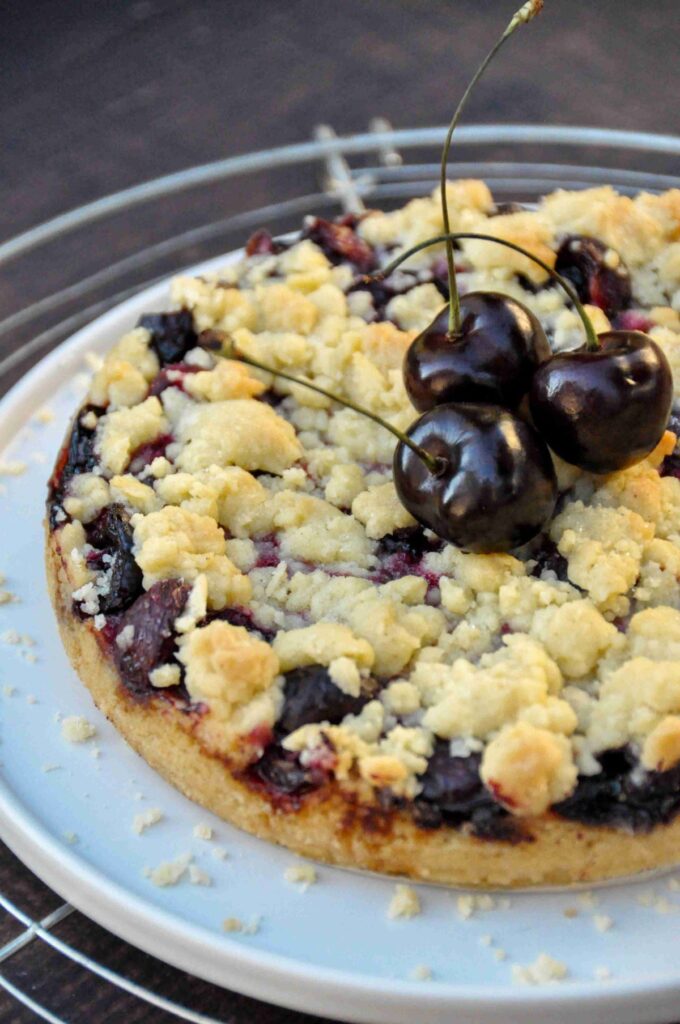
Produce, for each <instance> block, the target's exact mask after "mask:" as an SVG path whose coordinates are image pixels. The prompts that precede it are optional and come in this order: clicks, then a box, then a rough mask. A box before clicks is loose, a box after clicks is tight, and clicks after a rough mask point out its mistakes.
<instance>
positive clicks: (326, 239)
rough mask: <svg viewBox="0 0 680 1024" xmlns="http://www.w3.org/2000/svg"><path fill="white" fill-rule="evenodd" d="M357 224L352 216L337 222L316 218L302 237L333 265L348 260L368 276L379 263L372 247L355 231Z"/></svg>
mask: <svg viewBox="0 0 680 1024" xmlns="http://www.w3.org/2000/svg"><path fill="white" fill-rule="evenodd" d="M357 223H358V222H357V219H356V217H353V216H352V215H349V216H347V217H342V218H340V219H339V220H336V221H331V220H324V219H323V218H322V217H314V219H313V220H312V221H310V223H309V224H308V225H307V226H306V228H305V230H304V231H303V232H302V237H303V238H308V239H309V240H310V241H312V242H314V243H315V244H316V245H318V246H319V248H320V249H321V251H322V252H323V253H324V255H325V256H327V257H328V259H329V260H330V261H331V263H340V262H342V261H345V260H346V261H347V262H349V263H353V264H354V266H355V267H356V268H357V270H358V271H359V272H360V273H362V274H368V273H369V272H370V271H371V270H374V269H375V267H376V265H377V261H376V257H375V253H374V251H373V249H372V247H371V246H370V245H369V244H368V242H365V241H364V240H363V238H361V237H360V236H359V235H358V234H357V233H356V231H355V230H354V229H355V227H356V225H357Z"/></svg>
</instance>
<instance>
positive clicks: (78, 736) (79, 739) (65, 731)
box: [61, 715, 97, 743]
mask: <svg viewBox="0 0 680 1024" xmlns="http://www.w3.org/2000/svg"><path fill="white" fill-rule="evenodd" d="M96 733H97V730H96V728H95V727H94V725H92V722H88V720H87V718H83V716H82V715H69V717H68V718H64V719H63V720H62V723H61V735H62V736H63V737H64V739H65V740H67V742H68V743H85V742H86V740H89V739H92V737H93V736H95V735H96Z"/></svg>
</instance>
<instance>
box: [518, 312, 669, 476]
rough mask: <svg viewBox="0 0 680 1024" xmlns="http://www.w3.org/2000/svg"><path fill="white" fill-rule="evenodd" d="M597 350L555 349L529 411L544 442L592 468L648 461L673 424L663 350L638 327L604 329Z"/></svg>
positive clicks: (616, 467) (612, 469) (542, 369)
mask: <svg viewBox="0 0 680 1024" xmlns="http://www.w3.org/2000/svg"><path fill="white" fill-rule="evenodd" d="M599 341H600V346H601V347H600V349H599V351H597V352H593V351H587V350H586V349H585V348H580V349H577V350H575V351H573V352H560V353H558V354H557V355H554V356H553V357H552V359H550V360H549V361H548V362H547V363H544V364H543V366H541V367H540V369H539V370H538V371H537V373H536V375H535V376H534V379H533V382H532V385H531V391H530V393H529V406H530V409H531V416H532V419H533V421H534V424H535V426H536V429H537V430H538V432H539V433H540V435H541V437H542V438H543V440H544V441H545V443H546V444H547V445H549V446H550V448H552V450H553V451H554V452H556V453H557V455H559V456H560V457H561V458H562V459H564V460H565V462H570V463H571V464H572V465H574V466H579V467H580V468H581V469H585V470H587V471H588V472H590V473H613V472H615V471H616V470H619V469H626V467H627V466H632V465H634V464H635V463H636V462H640V460H641V459H644V458H645V456H646V455H648V454H649V453H650V452H651V451H652V450H653V449H654V448H656V446H657V444H658V443H659V441H660V440H661V438H662V436H663V433H664V431H665V429H666V426H667V424H668V417H669V414H670V411H671V403H672V398H673V378H672V375H671V369H670V366H669V365H668V360H667V359H666V356H665V355H664V353H663V352H662V351H661V349H660V348H659V346H658V345H657V344H656V343H655V342H654V341H653V340H652V339H651V338H650V337H649V336H648V335H646V334H643V333H642V332H641V331H607V332H606V333H604V334H600V335H599Z"/></svg>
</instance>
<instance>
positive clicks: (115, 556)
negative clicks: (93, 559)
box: [87, 504, 142, 614]
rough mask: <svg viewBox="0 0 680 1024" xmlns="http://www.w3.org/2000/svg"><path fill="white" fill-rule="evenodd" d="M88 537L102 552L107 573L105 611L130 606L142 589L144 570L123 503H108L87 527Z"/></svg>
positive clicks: (102, 601)
mask: <svg viewBox="0 0 680 1024" xmlns="http://www.w3.org/2000/svg"><path fill="white" fill-rule="evenodd" d="M87 539H88V541H89V543H90V544H92V546H93V547H95V548H97V550H98V551H99V552H101V553H102V555H108V565H106V566H105V565H104V562H105V559H104V558H102V559H101V564H102V568H105V569H106V572H107V576H108V589H107V590H106V592H105V593H103V594H101V596H100V598H99V608H100V610H101V611H102V612H104V613H106V614H108V613H110V612H119V611H123V610H124V609H125V608H129V606H130V605H131V604H132V602H133V601H135V600H136V598H138V597H139V595H140V594H141V592H142V570H141V569H140V568H139V566H138V565H137V563H136V561H135V558H134V555H133V554H132V547H133V537H132V527H131V525H130V516H129V513H128V512H127V511H126V510H125V508H124V507H123V506H122V505H117V504H114V505H107V506H106V508H104V509H102V511H101V512H100V513H99V515H98V516H97V518H96V519H95V520H94V522H93V523H90V525H89V526H88V528H87Z"/></svg>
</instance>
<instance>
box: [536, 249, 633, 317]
mask: <svg viewBox="0 0 680 1024" xmlns="http://www.w3.org/2000/svg"><path fill="white" fill-rule="evenodd" d="M608 251H609V247H608V246H606V245H605V244H604V243H603V242H601V241H600V240H599V239H597V238H591V237H589V236H588V235H570V236H569V237H568V238H565V240H564V241H563V242H562V244H561V246H560V247H559V249H558V250H557V256H556V259H555V270H556V271H557V273H558V274H561V275H562V276H563V277H566V278H568V279H569V280H570V281H571V283H572V284H573V285H574V287H575V288H576V291H577V292H578V297H579V299H580V300H581V302H589V303H590V304H591V305H593V306H599V307H600V309H602V310H604V312H605V313H606V314H607V316H614V314H615V313H619V312H620V311H621V310H622V309H625V308H626V307H627V306H629V305H630V301H631V298H632V289H631V284H630V274H629V273H628V270H627V268H626V266H625V264H624V262H623V260H621V261H620V262H619V263H618V265H617V266H616V267H610V266H608V265H607V263H606V262H605V257H606V253H607V252H608Z"/></svg>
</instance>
